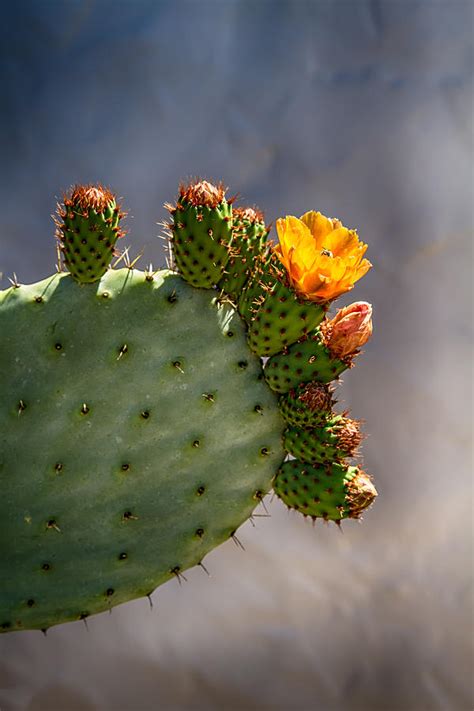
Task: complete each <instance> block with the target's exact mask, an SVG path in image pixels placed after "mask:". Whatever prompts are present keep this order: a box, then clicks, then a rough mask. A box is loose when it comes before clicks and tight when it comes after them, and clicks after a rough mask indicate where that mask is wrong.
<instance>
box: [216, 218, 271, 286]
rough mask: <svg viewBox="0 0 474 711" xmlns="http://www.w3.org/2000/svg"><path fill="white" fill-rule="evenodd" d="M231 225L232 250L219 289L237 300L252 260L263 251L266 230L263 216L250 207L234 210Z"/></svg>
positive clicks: (250, 268) (251, 267)
mask: <svg viewBox="0 0 474 711" xmlns="http://www.w3.org/2000/svg"><path fill="white" fill-rule="evenodd" d="M232 225H233V228H232V230H233V235H234V241H233V250H232V254H231V257H230V259H229V261H228V262H227V266H226V271H225V274H224V276H223V277H222V279H221V281H220V282H219V287H220V288H221V289H223V291H225V293H226V294H228V295H229V296H230V297H231V298H232V299H234V300H237V299H238V298H239V296H240V294H241V292H242V289H243V288H244V286H245V284H246V283H247V280H248V278H249V276H250V274H251V273H252V270H253V263H254V259H255V258H256V257H257V256H258V255H259V254H262V252H263V250H264V247H265V243H266V239H267V228H266V226H265V221H264V218H263V214H262V213H261V212H260V211H259V210H254V209H253V208H251V207H247V208H236V209H234V210H233V214H232Z"/></svg>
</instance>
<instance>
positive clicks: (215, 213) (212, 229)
mask: <svg viewBox="0 0 474 711" xmlns="http://www.w3.org/2000/svg"><path fill="white" fill-rule="evenodd" d="M172 214H173V224H172V225H170V230H171V247H172V251H173V256H174V260H175V264H176V268H177V269H178V271H179V273H180V274H181V275H182V277H183V279H185V280H186V281H187V282H188V283H189V284H191V285H192V286H196V287H201V288H203V289H211V288H212V287H213V286H215V285H216V284H218V283H219V281H220V280H221V278H222V276H223V274H224V271H225V268H226V265H227V262H228V261H229V258H230V254H231V251H230V246H231V244H232V206H231V205H230V204H229V203H227V202H226V200H225V198H224V197H222V199H221V200H220V201H219V202H218V203H216V204H215V205H213V206H209V205H201V204H198V205H195V204H193V202H191V201H189V200H186V199H185V198H184V197H181V198H180V200H179V201H178V203H177V205H176V208H174V209H173V211H172Z"/></svg>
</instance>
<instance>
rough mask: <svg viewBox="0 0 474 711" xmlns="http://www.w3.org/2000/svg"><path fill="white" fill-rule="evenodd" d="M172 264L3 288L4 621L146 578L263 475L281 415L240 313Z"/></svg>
mask: <svg viewBox="0 0 474 711" xmlns="http://www.w3.org/2000/svg"><path fill="white" fill-rule="evenodd" d="M216 294H217V292H215V291H205V290H201V289H192V288H191V287H190V286H188V285H187V284H186V283H185V282H184V281H183V280H182V279H181V278H180V277H179V276H177V275H175V274H172V273H170V272H159V273H158V274H157V275H155V276H154V277H153V276H152V275H151V274H144V273H143V272H139V271H135V270H130V269H121V270H116V271H109V272H107V273H106V274H105V275H104V277H103V278H102V279H101V281H100V282H97V283H95V284H85V285H78V284H77V283H75V282H74V280H73V279H72V278H71V276H69V275H66V274H57V275H55V276H52V277H50V278H48V279H46V280H44V281H42V282H39V283H37V284H33V285H30V286H20V287H18V288H15V287H13V288H11V289H9V290H7V291H5V292H0V333H1V349H0V390H1V392H2V398H1V402H0V418H1V421H2V428H1V432H0V480H1V487H2V498H1V502H0V510H1V515H0V542H1V543H0V548H1V550H0V579H1V580H2V585H1V586H0V628H1V629H2V630H3V631H9V630H15V629H31V628H33V629H38V628H43V629H44V628H47V627H49V626H51V625H54V624H57V623H60V622H65V621H68V620H75V619H81V618H85V617H86V616H88V615H90V614H94V613H97V612H101V611H103V610H107V609H109V608H111V607H112V606H114V605H116V604H119V603H122V602H125V601H127V600H130V599H133V598H136V597H139V596H144V595H146V594H148V593H151V592H152V591H153V590H154V589H155V588H156V587H157V586H158V585H160V584H161V583H163V582H165V581H166V580H167V579H169V578H171V577H172V576H174V575H176V576H179V575H181V573H182V571H184V570H186V569H187V568H189V567H191V566H194V565H196V564H198V563H199V562H200V561H201V560H202V558H203V557H204V556H205V555H206V553H208V552H209V551H210V550H211V549H212V548H214V547H215V546H217V545H219V544H220V543H221V542H223V541H225V540H226V539H228V538H229V537H230V536H231V535H233V533H234V531H235V530H236V528H237V527H238V526H239V525H240V524H241V523H242V522H243V521H245V520H246V519H247V518H248V517H249V516H250V515H251V512H252V510H253V509H254V508H255V506H256V505H257V504H258V503H259V500H260V499H261V497H262V496H263V494H264V493H266V492H267V491H268V490H269V489H270V487H271V481H272V477H273V475H274V473H275V470H276V469H277V467H278V466H279V464H280V463H281V461H282V459H283V456H284V452H283V450H282V446H281V432H282V429H283V421H282V419H281V417H280V414H279V411H278V407H277V402H276V398H275V396H274V394H273V393H272V392H271V391H270V390H269V389H268V388H267V386H266V384H265V382H264V380H263V376H262V371H261V364H260V360H259V359H258V358H256V357H255V356H254V355H253V354H252V353H250V352H249V349H248V347H247V344H246V335H245V328H244V325H243V323H242V322H241V320H240V318H239V317H238V315H237V314H236V312H235V310H234V309H233V308H232V307H231V306H229V305H228V304H220V303H219V302H218V300H217V299H216Z"/></svg>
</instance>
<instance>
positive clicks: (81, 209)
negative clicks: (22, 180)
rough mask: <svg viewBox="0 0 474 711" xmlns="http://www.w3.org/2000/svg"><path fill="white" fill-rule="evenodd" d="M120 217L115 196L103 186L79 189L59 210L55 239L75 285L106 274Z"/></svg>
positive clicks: (120, 233)
mask: <svg viewBox="0 0 474 711" xmlns="http://www.w3.org/2000/svg"><path fill="white" fill-rule="evenodd" d="M121 217H123V214H122V213H121V212H120V208H119V206H118V205H117V203H116V201H115V197H114V195H113V194H112V193H111V192H110V191H109V190H107V189H106V188H102V186H93V185H88V186H84V187H82V186H80V187H76V188H74V189H73V190H72V192H71V193H70V194H69V195H66V196H65V200H64V205H63V206H58V213H57V219H56V225H57V230H56V236H57V238H58V243H59V249H60V251H61V252H62V255H63V260H64V266H65V267H66V268H67V270H68V271H69V273H70V274H71V276H73V277H74V279H75V280H76V281H79V282H82V283H92V282H95V281H98V280H99V279H100V278H101V276H102V275H103V274H104V273H105V271H106V270H107V268H108V266H109V264H110V262H111V260H112V257H113V255H114V248H115V244H116V242H117V239H118V238H119V237H120V236H121V235H122V232H121V231H120V228H119V222H120V218H121Z"/></svg>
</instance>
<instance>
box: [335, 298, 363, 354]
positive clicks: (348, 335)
mask: <svg viewBox="0 0 474 711" xmlns="http://www.w3.org/2000/svg"><path fill="white" fill-rule="evenodd" d="M324 335H325V342H326V343H325V345H326V346H327V348H329V350H330V351H331V354H332V355H333V356H334V357H335V358H339V359H340V360H342V359H343V358H348V357H350V356H353V355H355V354H356V353H357V351H358V350H359V348H361V347H362V346H363V345H365V344H366V343H367V341H368V340H369V338H370V337H371V335H372V306H371V305H370V304H368V303H367V302H366V301H356V302H355V303H354V304H350V306H345V307H344V308H342V309H340V310H339V311H338V312H337V314H336V315H335V317H334V318H333V319H331V320H330V321H328V323H327V325H326V326H325V329H324Z"/></svg>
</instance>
